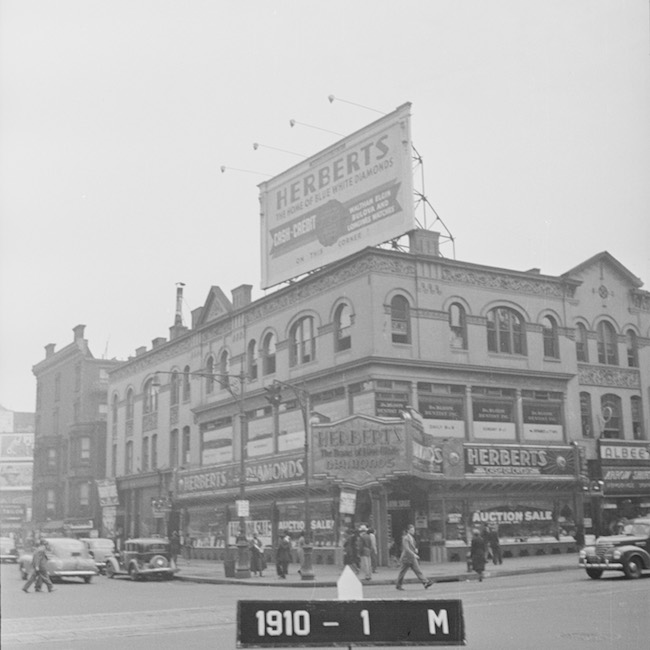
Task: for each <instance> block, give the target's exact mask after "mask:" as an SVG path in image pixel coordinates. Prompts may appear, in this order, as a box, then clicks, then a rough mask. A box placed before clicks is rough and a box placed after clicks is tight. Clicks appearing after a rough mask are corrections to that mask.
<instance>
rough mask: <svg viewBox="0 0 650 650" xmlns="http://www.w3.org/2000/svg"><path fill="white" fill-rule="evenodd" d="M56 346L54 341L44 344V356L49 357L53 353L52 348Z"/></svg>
mask: <svg viewBox="0 0 650 650" xmlns="http://www.w3.org/2000/svg"><path fill="white" fill-rule="evenodd" d="M55 347H56V343H48V344H47V345H46V346H45V358H46V359H49V358H50V357H51V356H52V355H53V354H54V348H55Z"/></svg>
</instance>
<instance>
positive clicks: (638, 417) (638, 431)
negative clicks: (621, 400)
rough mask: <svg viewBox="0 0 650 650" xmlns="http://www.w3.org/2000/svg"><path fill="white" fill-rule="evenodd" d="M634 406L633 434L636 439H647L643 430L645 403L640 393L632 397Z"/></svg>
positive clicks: (631, 403)
mask: <svg viewBox="0 0 650 650" xmlns="http://www.w3.org/2000/svg"><path fill="white" fill-rule="evenodd" d="M630 406H631V408H632V436H633V438H634V440H645V435H644V432H643V405H642V404H641V398H640V397H639V396H638V395H633V396H632V397H630Z"/></svg>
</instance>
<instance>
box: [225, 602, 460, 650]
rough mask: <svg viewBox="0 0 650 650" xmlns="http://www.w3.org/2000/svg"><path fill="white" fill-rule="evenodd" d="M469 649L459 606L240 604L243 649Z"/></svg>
mask: <svg viewBox="0 0 650 650" xmlns="http://www.w3.org/2000/svg"><path fill="white" fill-rule="evenodd" d="M341 645H350V646H351V645H357V646H362V645H373V646H377V645H393V646H415V645H429V646H431V645H447V646H453V645H465V623H464V620H463V607H462V602H461V601H460V600H374V599H373V600H310V601H306V600H288V601H270V600H240V601H239V602H238V603H237V647H238V648H255V647H258V648H262V647H264V648H287V647H308V646H313V647H316V646H320V647H326V646H341Z"/></svg>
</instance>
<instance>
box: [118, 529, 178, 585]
mask: <svg viewBox="0 0 650 650" xmlns="http://www.w3.org/2000/svg"><path fill="white" fill-rule="evenodd" d="M177 570H178V569H177V568H176V566H175V565H174V563H173V561H172V556H171V550H170V544H169V541H168V540H167V539H164V538H162V537H139V538H136V539H127V540H126V542H124V548H123V549H122V550H121V551H116V552H115V553H114V554H113V555H112V556H110V557H108V558H106V568H105V571H106V575H107V576H108V577H109V578H113V577H115V576H116V575H128V576H129V577H130V578H131V580H145V579H148V578H157V579H159V580H169V579H171V578H173V577H174V573H176V571H177Z"/></svg>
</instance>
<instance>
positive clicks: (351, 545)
mask: <svg viewBox="0 0 650 650" xmlns="http://www.w3.org/2000/svg"><path fill="white" fill-rule="evenodd" d="M358 535H359V533H358V532H357V531H356V530H354V529H349V530H348V532H347V537H346V539H345V543H344V544H343V552H344V555H343V561H344V562H345V564H346V565H347V566H349V567H350V568H351V569H352V570H353V571H354V572H355V573H359V552H358V550H357V537H358Z"/></svg>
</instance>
